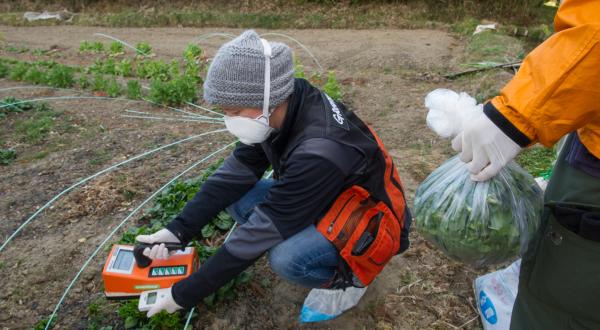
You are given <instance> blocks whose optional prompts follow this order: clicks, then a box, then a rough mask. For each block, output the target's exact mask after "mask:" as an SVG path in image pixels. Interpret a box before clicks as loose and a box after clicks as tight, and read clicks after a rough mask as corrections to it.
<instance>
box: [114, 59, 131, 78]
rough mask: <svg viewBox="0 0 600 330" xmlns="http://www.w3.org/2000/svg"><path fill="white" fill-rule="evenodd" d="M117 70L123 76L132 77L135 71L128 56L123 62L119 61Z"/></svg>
mask: <svg viewBox="0 0 600 330" xmlns="http://www.w3.org/2000/svg"><path fill="white" fill-rule="evenodd" d="M115 71H116V73H117V74H118V75H120V76H123V77H130V76H131V73H132V72H133V67H132V65H131V60H130V59H128V58H124V59H123V60H121V62H119V63H117V65H116V68H115Z"/></svg>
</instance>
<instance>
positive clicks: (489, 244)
mask: <svg viewBox="0 0 600 330" xmlns="http://www.w3.org/2000/svg"><path fill="white" fill-rule="evenodd" d="M425 105H426V106H427V107H428V108H429V114H428V116H427V124H428V125H429V127H431V128H432V129H433V130H434V131H435V132H436V133H437V134H439V135H440V136H442V137H453V136H456V135H458V134H460V133H461V132H462V129H463V127H464V126H466V125H467V124H468V123H469V121H470V120H471V119H472V118H474V117H476V116H478V115H481V111H482V107H481V105H477V102H476V101H475V99H473V98H472V97H470V96H469V95H468V94H465V93H461V94H457V93H455V92H453V91H450V90H446V89H438V90H435V91H433V92H431V93H429V94H428V95H427V97H426V98H425ZM470 176H471V175H470V173H469V171H468V169H467V165H466V164H465V163H463V162H461V161H460V159H458V157H453V158H451V159H450V160H448V161H446V162H445V163H444V164H442V166H440V167H439V168H437V169H436V170H435V171H434V172H433V173H431V175H429V177H427V179H425V181H424V182H423V183H422V184H421V185H420V186H419V188H418V189H417V193H416V196H415V203H414V205H415V207H414V211H415V223H416V227H417V229H418V230H419V232H420V233H421V234H422V235H423V237H424V238H425V239H427V240H428V241H430V242H431V243H433V244H435V245H436V246H437V247H438V248H439V249H440V250H442V251H443V252H444V253H445V254H446V255H448V256H450V257H453V258H455V259H457V260H459V261H462V262H465V263H467V264H470V265H472V266H474V267H481V266H486V265H494V264H499V263H503V262H506V261H509V260H514V258H515V257H516V256H517V255H518V254H519V252H521V253H523V252H524V249H525V248H526V247H527V245H528V242H529V239H530V237H531V236H532V235H533V233H534V232H535V231H536V230H537V228H538V226H539V223H540V217H541V209H542V205H543V198H542V191H541V189H539V187H538V186H537V184H536V182H535V181H534V179H533V177H532V176H531V175H530V174H529V173H527V172H526V171H525V170H523V169H522V168H521V167H520V166H519V165H517V164H516V163H515V162H510V163H508V164H507V165H506V166H505V167H504V168H503V169H502V170H501V171H500V173H499V174H498V175H497V176H495V177H494V178H492V179H491V180H488V181H485V182H474V181H472V180H471V179H470Z"/></svg>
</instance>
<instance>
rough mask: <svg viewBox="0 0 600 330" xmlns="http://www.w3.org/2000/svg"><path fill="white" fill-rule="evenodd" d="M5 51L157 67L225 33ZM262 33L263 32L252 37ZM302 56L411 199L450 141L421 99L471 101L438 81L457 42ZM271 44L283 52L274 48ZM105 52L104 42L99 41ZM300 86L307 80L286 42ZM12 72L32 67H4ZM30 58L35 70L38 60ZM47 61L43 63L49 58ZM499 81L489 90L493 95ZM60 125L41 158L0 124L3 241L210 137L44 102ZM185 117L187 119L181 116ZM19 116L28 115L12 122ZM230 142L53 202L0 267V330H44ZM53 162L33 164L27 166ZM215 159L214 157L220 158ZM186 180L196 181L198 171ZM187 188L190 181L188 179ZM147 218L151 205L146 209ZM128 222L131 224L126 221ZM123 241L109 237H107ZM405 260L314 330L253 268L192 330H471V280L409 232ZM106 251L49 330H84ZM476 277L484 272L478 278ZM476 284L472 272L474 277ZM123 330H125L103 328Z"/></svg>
mask: <svg viewBox="0 0 600 330" xmlns="http://www.w3.org/2000/svg"><path fill="white" fill-rule="evenodd" d="M0 32H2V34H3V35H4V38H5V42H6V43H7V44H13V45H23V46H27V47H29V48H30V49H34V48H41V49H50V48H57V49H59V50H60V51H58V52H55V53H54V55H53V57H52V59H54V60H57V61H59V62H62V63H65V64H77V65H81V64H88V63H91V60H90V59H89V56H87V55H80V54H79V53H78V52H77V49H78V47H79V42H80V41H81V40H96V39H97V37H94V36H93V33H95V32H101V33H105V34H109V35H112V36H115V37H118V38H120V39H122V40H125V41H127V42H129V43H131V44H135V43H137V42H139V41H147V42H149V43H150V44H151V45H152V47H153V50H154V52H155V53H156V54H157V56H158V57H159V58H165V59H171V58H174V57H180V56H181V55H180V54H181V52H182V51H183V49H184V47H185V45H186V44H187V43H189V42H192V41H194V40H197V38H198V37H199V36H201V35H204V34H206V33H212V32H229V33H233V34H238V33H239V32H241V30H235V29H225V30H223V29H187V28H185V29H184V28H140V29H131V28H128V29H109V28H94V27H68V26H57V27H36V28H14V27H0ZM259 32H263V31H259ZM268 32H280V33H286V34H289V35H291V36H293V37H294V38H296V39H298V40H300V41H301V42H303V43H304V44H305V45H306V46H307V47H308V48H309V49H310V50H311V51H312V52H313V53H314V55H315V57H316V58H317V59H319V61H320V62H321V65H322V66H323V67H324V68H326V69H332V70H335V71H336V74H337V77H338V78H339V79H340V80H341V81H342V83H343V85H344V87H343V88H344V91H345V92H346V95H345V96H344V99H345V101H346V103H347V104H348V105H349V106H350V108H351V109H353V110H354V111H355V112H356V113H358V115H359V116H360V117H361V118H363V119H364V120H365V121H366V122H368V123H370V124H372V125H373V126H374V128H375V130H376V131H377V132H378V133H379V135H380V136H381V138H382V139H383V141H384V143H385V144H386V146H387V148H388V150H389V151H390V153H391V154H392V155H393V156H394V159H395V162H396V165H397V167H398V170H399V172H400V176H401V178H402V180H403V182H404V185H405V186H406V189H407V190H408V194H409V197H410V199H411V200H412V197H413V196H414V191H415V189H416V188H417V186H418V183H419V182H421V181H422V180H423V179H424V178H425V177H426V176H427V175H428V174H429V173H430V172H431V171H432V170H433V169H435V168H436V167H437V166H439V164H441V162H443V161H444V160H445V159H447V158H448V157H449V156H450V155H452V152H451V149H450V148H449V146H448V144H449V143H448V141H444V140H441V139H438V138H437V137H436V136H435V135H434V134H433V133H431V132H430V131H429V130H428V129H427V127H426V125H425V116H426V109H425V108H424V106H423V97H424V96H425V95H426V94H427V92H429V91H431V90H433V89H435V88H438V87H448V88H453V89H460V90H466V91H467V92H469V91H472V90H473V89H474V88H475V87H474V86H472V85H468V84H467V83H465V82H453V81H446V80H444V79H443V78H440V74H441V73H446V72H450V71H456V70H458V69H459V68H458V63H459V61H460V59H461V57H463V55H464V51H465V50H464V42H463V41H462V40H460V39H457V38H455V37H454V36H452V35H450V34H448V33H446V32H443V31H437V30H360V31H359V30H356V31H354V30H287V31H268ZM269 38H270V39H271V40H281V41H284V42H288V40H285V39H284V38H280V37H275V36H271V37H269ZM105 41H107V40H105ZM224 41H225V39H223V38H209V39H205V40H201V41H199V45H200V46H201V47H202V48H203V49H205V50H206V52H207V54H208V55H209V56H212V55H213V54H214V53H215V51H216V49H217V48H218V46H219V45H221V44H222V43H223V42H224ZM288 44H290V45H291V46H292V48H294V50H295V54H296V55H297V56H298V57H299V58H300V59H301V61H302V63H303V64H304V65H305V68H306V70H307V72H312V71H313V70H314V69H315V68H316V67H315V65H314V64H313V62H312V60H311V58H310V57H309V56H307V54H306V53H305V52H303V51H302V49H301V48H300V47H298V46H296V45H293V44H292V43H291V42H288ZM3 55H4V56H12V57H15V58H21V59H32V58H30V57H32V55H23V54H20V55H16V54H3ZM38 58H39V57H38ZM48 58H50V57H48ZM506 79H507V77H505V76H502V75H501V76H500V77H499V82H498V83H499V84H501V83H502V81H503V80H504V81H505V80H506ZM18 85H19V84H17V83H14V82H10V81H6V80H1V81H0V89H1V88H7V87H11V86H18ZM58 95H76V93H74V92H72V91H71V92H70V91H56V90H54V91H52V90H44V89H28V90H10V91H1V90H0V98H3V97H7V96H14V97H18V98H33V97H41V96H58ZM50 104H51V105H52V106H53V107H54V109H55V110H56V111H57V112H61V113H62V114H61V116H60V117H59V119H58V120H60V121H62V122H63V124H64V125H67V126H68V127H69V129H65V130H62V131H60V132H53V133H52V132H51V133H50V135H49V137H48V138H47V139H46V140H45V141H44V142H43V143H42V144H38V145H30V144H27V143H24V142H22V141H20V140H18V139H17V138H16V137H14V134H12V132H14V129H15V127H14V125H15V120H16V119H15V118H16V117H9V118H8V119H6V120H4V123H2V128H1V130H2V131H1V132H0V138H2V139H4V141H5V144H9V145H11V146H15V147H16V148H17V150H18V151H19V158H18V159H17V161H16V162H15V163H13V164H12V165H10V166H5V167H2V168H1V169H0V235H1V237H2V241H4V240H5V239H6V238H7V237H8V236H9V235H10V234H11V233H12V232H13V231H14V230H15V229H16V228H17V227H18V226H19V225H20V224H21V223H23V222H24V221H25V220H26V219H27V218H28V217H29V216H30V215H31V214H33V213H34V212H35V210H36V209H37V208H38V207H40V206H42V205H43V204H44V203H45V202H46V201H48V200H49V199H50V198H52V197H53V196H54V195H55V194H57V193H58V192H60V191H62V190H63V189H64V188H66V187H68V186H69V185H71V184H72V183H74V182H75V181H76V180H77V179H79V178H84V177H86V176H88V175H91V174H93V173H95V172H97V171H99V170H101V169H103V168H105V167H108V166H109V165H110V164H114V163H116V162H118V161H121V160H123V159H125V158H126V157H130V156H132V155H135V154H138V153H141V152H143V151H146V150H149V149H151V148H152V147H154V146H159V145H162V144H166V143H169V142H171V141H175V140H178V139H181V138H184V137H187V136H190V135H193V134H198V133H199V132H205V131H208V130H211V129H216V128H219V127H216V125H211V124H198V123H186V122H164V121H155V122H151V121H144V120H141V119H133V118H123V117H121V114H123V111H124V110H125V109H134V110H137V111H148V112H152V113H156V114H161V115H168V114H172V112H169V111H170V110H168V109H164V108H159V107H153V106H150V105H148V104H145V103H127V102H123V101H104V100H74V101H52V102H50ZM188 110H189V111H194V110H192V109H188ZM19 115H25V114H19ZM229 141H232V137H231V136H230V135H228V134H227V133H217V134H214V135H211V136H209V137H206V138H202V139H199V140H195V141H192V142H187V143H184V144H182V145H180V146H179V147H177V148H173V149H169V150H168V151H163V152H160V153H157V154H155V155H152V156H149V157H147V158H144V159H143V160H138V161H135V162H133V163H131V164H129V165H126V166H125V167H123V168H122V169H120V170H118V171H116V172H112V173H110V174H108V175H104V176H101V177H99V178H97V179H95V180H92V181H91V182H89V183H88V184H87V185H85V186H83V187H81V188H78V189H75V190H74V191H72V192H71V193H69V194H67V195H66V196H64V197H63V198H61V199H60V200H58V201H57V202H56V203H55V204H54V206H52V207H51V208H50V209H49V210H46V211H45V212H44V213H42V214H40V216H39V217H38V218H37V219H35V220H34V221H33V222H32V223H31V224H30V225H29V226H27V227H26V229H25V230H24V231H23V232H22V233H21V234H20V235H19V236H18V237H16V238H15V239H14V240H13V241H12V242H11V243H10V244H9V245H8V247H7V248H6V249H5V250H4V251H2V252H1V253H0V277H1V278H2V280H1V282H2V285H1V286H2V290H0V310H1V311H2V312H1V313H0V327H2V328H9V329H24V328H30V327H32V326H33V325H35V323H36V322H38V321H39V320H41V319H43V318H47V317H48V316H49V315H50V313H51V311H52V309H53V308H54V306H55V304H56V302H57V301H58V299H59V298H60V296H61V294H62V292H63V290H64V288H65V287H66V286H67V284H68V283H69V282H70V281H71V279H72V277H73V275H74V274H75V273H76V272H77V271H78V269H79V268H80V267H81V265H82V264H83V262H84V261H85V259H86V258H87V257H88V256H89V255H90V254H91V253H92V252H93V251H94V249H95V248H96V246H97V245H98V244H99V243H100V242H101V241H102V240H103V239H104V238H105V237H106V235H107V234H108V233H109V232H110V231H111V230H112V228H114V226H115V225H117V224H118V223H119V222H120V221H121V220H122V219H123V218H124V217H125V216H126V215H127V214H128V213H129V212H130V211H131V210H132V209H133V208H135V207H136V206H137V205H138V204H139V203H141V202H142V201H143V200H144V199H145V198H146V197H147V196H148V195H149V194H150V193H152V192H153V191H154V190H155V189H157V188H158V187H160V186H162V185H163V184H164V183H166V182H167V181H168V180H169V179H170V178H171V177H173V176H175V175H176V174H177V173H179V172H181V171H182V170H184V169H185V168H187V167H188V166H189V165H190V164H192V163H193V162H194V161H196V160H197V159H200V158H201V157H203V155H206V154H208V153H209V152H210V150H214V149H215V148H217V147H218V146H223V145H225V144H227V143H228V142H229ZM44 150H51V151H50V152H49V154H48V155H47V156H45V157H43V158H42V159H36V157H35V155H36V154H37V153H39V152H40V151H44ZM222 155H223V156H224V155H225V154H222ZM201 168H202V166H201V167H199V168H198V169H197V170H195V171H193V173H191V174H190V175H189V176H194V175H198V173H199V171H200V169H201ZM189 176H188V177H189ZM126 191H127V192H126ZM149 206H150V205H149ZM132 221H135V219H133V220H132ZM118 236H120V235H118ZM411 239H412V245H411V248H410V249H409V250H408V252H406V253H404V254H403V255H401V256H397V257H395V258H394V259H393V260H392V262H391V263H390V265H389V266H388V267H387V268H386V269H385V270H384V272H383V273H382V274H381V276H379V278H378V279H377V280H376V281H375V282H374V283H373V284H372V285H371V286H370V287H369V290H368V291H367V293H366V295H365V297H364V298H363V299H362V301H361V302H360V304H359V305H358V306H357V307H356V308H355V309H353V310H351V311H349V312H347V313H345V314H344V315H343V316H341V317H340V318H338V319H336V320H333V321H329V322H324V323H320V324H314V325H301V324H299V323H298V314H299V311H300V308H301V306H302V302H303V299H304V297H305V295H306V294H307V292H308V290H306V289H303V288H299V287H296V286H294V285H291V284H289V283H286V282H285V281H283V280H281V279H278V278H277V277H276V276H275V275H274V274H273V273H272V272H271V271H270V270H269V268H268V265H267V264H266V262H265V260H264V258H263V260H261V261H260V262H259V263H258V264H257V265H255V266H254V267H253V272H254V274H255V275H254V279H253V281H252V283H251V285H249V286H246V287H244V288H241V289H239V290H238V292H237V294H238V298H237V299H235V300H232V301H229V302H226V303H223V304H221V305H220V306H218V307H217V308H213V309H207V308H206V307H203V306H201V307H200V310H199V315H200V316H199V317H198V318H197V319H196V321H195V324H194V327H195V328H210V329H229V328H244V329H271V328H309V329H313V328H314V329H373V328H380V329H456V328H478V327H480V323H479V320H478V318H477V314H476V311H475V307H474V306H475V303H474V298H473V291H472V281H473V279H474V278H475V277H476V275H477V274H478V272H476V271H474V270H472V269H470V268H468V267H466V266H463V265H461V264H459V263H456V262H453V261H451V260H449V259H447V258H446V257H444V256H443V255H442V254H441V253H439V252H438V251H437V250H435V249H434V248H433V247H432V246H431V245H430V244H428V243H427V242H425V241H424V240H422V239H421V238H420V236H419V235H418V233H417V232H416V230H415V228H413V230H412V233H411ZM105 257H106V251H105V250H103V251H101V252H100V254H99V256H98V257H96V258H95V259H93V262H92V263H91V264H90V265H89V267H88V268H87V270H86V271H85V272H84V273H83V276H82V278H81V279H80V280H79V281H78V282H77V283H76V285H75V287H74V288H73V290H72V291H71V292H70V294H69V295H68V296H67V298H66V300H65V303H64V304H63V306H62V308H61V309H60V311H59V319H58V322H57V325H56V328H66V329H72V328H85V327H86V324H87V320H88V309H87V306H88V304H89V303H90V302H91V301H97V300H98V299H99V297H101V295H102V294H101V292H102V280H101V277H100V273H101V268H102V265H103V262H104V258H105ZM484 271H485V270H484ZM479 272H483V271H479ZM113 325H114V326H115V328H120V327H121V326H122V324H113Z"/></svg>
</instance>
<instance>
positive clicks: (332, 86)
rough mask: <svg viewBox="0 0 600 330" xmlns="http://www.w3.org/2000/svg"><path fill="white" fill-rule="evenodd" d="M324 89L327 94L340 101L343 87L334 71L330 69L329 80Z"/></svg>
mask: <svg viewBox="0 0 600 330" xmlns="http://www.w3.org/2000/svg"><path fill="white" fill-rule="evenodd" d="M323 90H324V91H325V93H327V95H329V96H330V97H331V98H332V99H334V100H336V101H340V100H341V99H342V88H341V86H340V83H339V82H338V80H337V79H336V77H335V73H334V72H333V71H329V73H328V74H327V82H326V83H325V85H324V86H323Z"/></svg>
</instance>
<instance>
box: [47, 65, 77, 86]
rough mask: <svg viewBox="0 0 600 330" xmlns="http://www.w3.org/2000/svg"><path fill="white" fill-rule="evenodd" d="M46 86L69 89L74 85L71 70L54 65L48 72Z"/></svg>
mask: <svg viewBox="0 0 600 330" xmlns="http://www.w3.org/2000/svg"><path fill="white" fill-rule="evenodd" d="M47 81H48V85H50V86H52V87H57V88H69V87H72V86H73V85H74V84H75V78H74V76H73V69H72V68H70V67H68V66H64V65H56V66H54V67H52V68H51V69H50V70H49V71H48V76H47Z"/></svg>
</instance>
